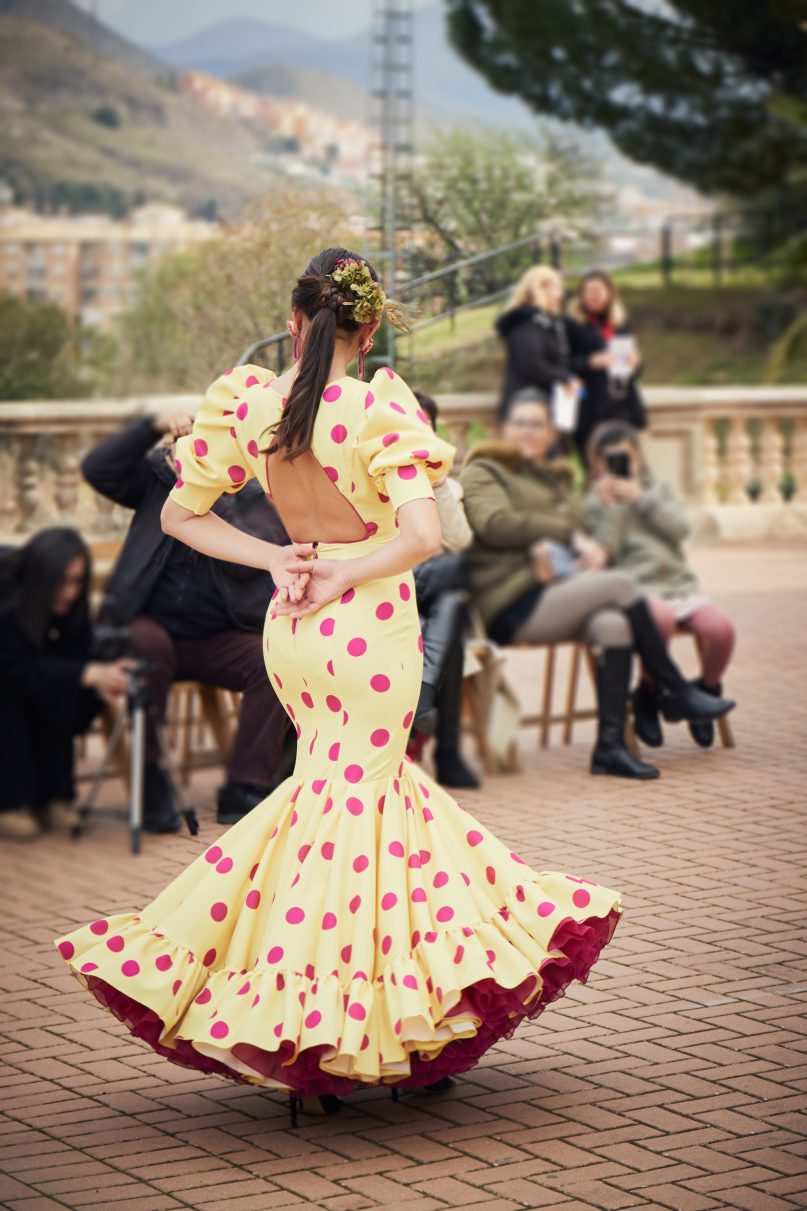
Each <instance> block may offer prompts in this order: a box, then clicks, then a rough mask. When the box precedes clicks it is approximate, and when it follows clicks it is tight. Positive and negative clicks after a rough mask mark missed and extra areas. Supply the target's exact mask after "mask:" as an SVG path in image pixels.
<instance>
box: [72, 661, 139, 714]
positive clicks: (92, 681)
mask: <svg viewBox="0 0 807 1211" xmlns="http://www.w3.org/2000/svg"><path fill="white" fill-rule="evenodd" d="M136 665H137V661H136V660H131V659H127V658H126V657H123V658H121V659H120V660H111V661H109V662H108V663H106V662H104V663H101V662H100V661H91V662H90V663H89V664H85V666H84V672H83V673H82V675H81V684H82V685H84V686H86V687H87V688H88V689H92V690H95V692H96V694H98V696H99V698H103V700H104V702H106V703H107V705H108V706H116V705H118V704H119V703H120V702H122V700H123V699H125V697H126V695H127V693H128V692H129V670H130V669H133V668H135V667H136Z"/></svg>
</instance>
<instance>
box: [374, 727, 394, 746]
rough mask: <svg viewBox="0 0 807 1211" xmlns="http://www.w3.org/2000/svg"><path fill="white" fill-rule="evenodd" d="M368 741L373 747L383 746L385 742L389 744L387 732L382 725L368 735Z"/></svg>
mask: <svg viewBox="0 0 807 1211" xmlns="http://www.w3.org/2000/svg"><path fill="white" fill-rule="evenodd" d="M370 743H371V744H372V745H373V746H374V747H375V748H383V747H384V745H385V744H389V732H388V731H387V729H386V728H384V727H379V728H376V730H375V731H374V732H372V733H371V735H370Z"/></svg>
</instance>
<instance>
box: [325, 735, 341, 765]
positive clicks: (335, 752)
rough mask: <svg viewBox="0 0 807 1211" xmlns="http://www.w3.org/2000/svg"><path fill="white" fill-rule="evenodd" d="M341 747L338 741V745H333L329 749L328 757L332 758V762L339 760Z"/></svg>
mask: <svg viewBox="0 0 807 1211" xmlns="http://www.w3.org/2000/svg"><path fill="white" fill-rule="evenodd" d="M340 747H341V745H340V744H339V741H338V740H337V741H336V743H335V744H332V745H331V747H330V748H329V749H328V756H329V757H330V759H331V761H338V760H339V749H340Z"/></svg>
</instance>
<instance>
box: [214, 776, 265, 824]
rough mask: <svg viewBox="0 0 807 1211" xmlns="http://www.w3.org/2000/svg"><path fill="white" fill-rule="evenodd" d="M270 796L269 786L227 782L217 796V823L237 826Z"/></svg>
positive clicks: (220, 788)
mask: <svg viewBox="0 0 807 1211" xmlns="http://www.w3.org/2000/svg"><path fill="white" fill-rule="evenodd" d="M269 794H270V791H269V787H268V786H255V785H254V784H253V783H252V782H225V784H224V786H220V787H219V789H218V794H217V795H216V823H217V824H237V823H238V821H239V820H241V819H243V817H244V816H246V815H247V814H248V813H249V812H251V811H252V809H253V807H257V806H258V804H259V803H262V802H263V800H264V799H266V798H267V796H268V795H269Z"/></svg>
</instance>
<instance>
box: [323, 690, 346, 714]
mask: <svg viewBox="0 0 807 1211" xmlns="http://www.w3.org/2000/svg"><path fill="white" fill-rule="evenodd" d="M325 705H326V706H327V707H328V710H329V711H341V709H342V703H341V702H340V701H339V699H338V698H337V697H336V694H329V695H328V697H327V698H326V699H325Z"/></svg>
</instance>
